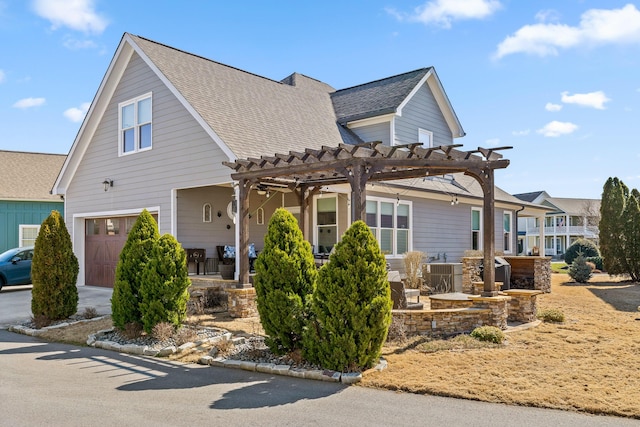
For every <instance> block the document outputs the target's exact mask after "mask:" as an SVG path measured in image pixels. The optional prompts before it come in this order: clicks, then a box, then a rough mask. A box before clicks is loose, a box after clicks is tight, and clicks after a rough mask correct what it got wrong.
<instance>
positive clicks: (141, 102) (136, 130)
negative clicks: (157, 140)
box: [118, 93, 152, 155]
mask: <svg viewBox="0 0 640 427" xmlns="http://www.w3.org/2000/svg"><path fill="white" fill-rule="evenodd" d="M151 100H152V97H151V93H147V94H145V95H142V96H139V97H137V98H134V99H132V100H129V101H126V102H122V103H120V104H119V110H118V123H119V125H118V126H119V135H118V143H119V153H120V155H124V154H131V153H137V152H139V151H144V150H150V149H151V145H152V144H151V119H152V117H151Z"/></svg>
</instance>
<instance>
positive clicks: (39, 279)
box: [31, 210, 79, 320]
mask: <svg viewBox="0 0 640 427" xmlns="http://www.w3.org/2000/svg"><path fill="white" fill-rule="evenodd" d="M78 268H79V267H78V259H77V258H76V256H75V254H74V253H73V249H72V245H71V237H70V236H69V232H68V231H67V226H66V225H65V223H64V220H63V219H62V216H61V215H60V212H58V211H55V210H54V211H51V214H50V215H49V216H48V217H47V218H46V219H45V220H44V221H43V223H42V225H41V226H40V231H39V232H38V237H37V238H36V243H35V247H34V251H33V260H32V262H31V281H32V283H33V289H32V290H31V295H32V296H31V312H32V313H33V316H34V317H37V316H45V317H46V318H47V319H49V320H59V319H65V318H67V317H69V316H71V315H72V314H74V313H75V312H76V311H78V288H77V287H76V282H77V280H78Z"/></svg>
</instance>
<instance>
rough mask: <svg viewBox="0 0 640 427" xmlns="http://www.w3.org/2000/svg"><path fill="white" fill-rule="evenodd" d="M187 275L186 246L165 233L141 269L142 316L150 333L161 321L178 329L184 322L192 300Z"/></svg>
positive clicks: (144, 324) (144, 325) (145, 327)
mask: <svg viewBox="0 0 640 427" xmlns="http://www.w3.org/2000/svg"><path fill="white" fill-rule="evenodd" d="M188 276H189V271H188V269H187V256H186V253H185V251H184V249H182V246H181V245H180V243H178V241H177V240H176V239H175V238H174V237H173V236H171V235H170V234H165V235H163V236H162V237H160V239H159V240H158V241H157V242H156V243H155V245H154V247H153V251H152V253H151V257H150V259H149V261H148V262H147V264H146V265H145V266H144V270H143V271H142V283H141V285H140V315H141V319H142V326H143V327H144V330H145V331H146V332H147V333H149V334H150V333H152V332H153V328H154V327H155V326H156V325H157V324H158V323H163V322H168V323H171V324H173V325H174V326H175V327H176V328H177V327H179V326H180V325H181V324H182V321H183V320H184V319H185V317H186V315H187V301H188V300H189V292H188V291H187V288H188V287H189V285H190V284H191V281H190V280H189V277H188Z"/></svg>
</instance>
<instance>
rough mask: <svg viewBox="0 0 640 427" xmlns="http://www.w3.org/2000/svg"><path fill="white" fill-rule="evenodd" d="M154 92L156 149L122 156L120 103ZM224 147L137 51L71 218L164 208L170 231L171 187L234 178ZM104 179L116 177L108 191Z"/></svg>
mask: <svg viewBox="0 0 640 427" xmlns="http://www.w3.org/2000/svg"><path fill="white" fill-rule="evenodd" d="M148 92H152V93H153V125H152V126H153V130H152V132H153V148H152V149H151V150H149V151H145V152H141V153H136V154H131V155H127V156H123V157H118V145H117V144H118V142H117V141H118V103H120V102H123V101H127V100H129V99H132V98H135V97H137V96H140V95H143V94H145V93H148ZM223 160H227V158H226V156H225V155H224V153H223V152H222V151H221V150H220V148H219V147H218V146H217V145H216V144H215V143H214V142H213V141H212V140H211V138H210V137H209V136H208V135H207V133H206V132H205V131H204V130H203V129H202V128H201V127H200V125H199V124H198V123H197V122H196V121H195V119H193V118H192V116H191V115H190V114H189V113H188V111H187V110H186V109H185V108H184V107H183V106H182V105H181V104H180V102H179V101H178V100H177V99H176V98H175V96H174V95H173V94H172V93H171V92H170V91H169V90H168V88H167V87H166V86H165V85H164V84H163V83H162V82H161V81H160V79H158V78H157V77H156V75H155V74H154V73H153V72H152V71H151V70H150V69H149V68H148V67H147V65H146V64H145V63H144V61H142V59H141V58H140V57H138V56H137V54H134V55H133V57H132V59H131V62H130V63H129V64H128V66H127V68H126V70H125V72H124V75H123V77H122V79H121V82H120V84H119V86H118V87H117V89H116V91H115V93H114V96H113V98H112V99H111V101H110V104H109V106H108V108H107V110H106V112H105V114H104V116H103V117H102V118H101V121H100V124H99V126H98V128H97V130H96V133H95V135H94V137H93V139H92V141H91V142H90V144H89V146H88V148H87V151H86V153H85V154H84V157H83V160H82V162H81V164H80V166H79V167H78V169H77V171H76V174H75V176H74V178H73V180H72V182H71V184H70V185H69V188H68V190H67V194H66V210H67V214H68V215H67V222H68V224H69V225H71V224H70V222H71V215H73V214H76V213H81V212H108V211H112V210H126V209H139V208H141V207H147V206H160V215H159V227H160V231H161V233H165V232H170V230H171V190H172V189H176V188H187V187H194V186H201V185H209V184H215V183H221V182H228V181H230V177H229V173H230V169H228V168H226V167H225V166H222V165H221V162H222V161H223ZM105 178H110V179H113V180H114V186H113V188H110V189H109V191H108V192H104V191H103V189H102V184H101V183H102V181H103V180H104V179H105Z"/></svg>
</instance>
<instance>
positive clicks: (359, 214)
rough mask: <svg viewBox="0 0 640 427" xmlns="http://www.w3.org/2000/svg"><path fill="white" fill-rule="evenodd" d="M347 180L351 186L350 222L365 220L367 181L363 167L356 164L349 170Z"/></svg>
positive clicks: (367, 177) (367, 176) (367, 175)
mask: <svg viewBox="0 0 640 427" xmlns="http://www.w3.org/2000/svg"><path fill="white" fill-rule="evenodd" d="M347 177H348V178H347V179H348V181H349V184H350V185H351V221H352V222H355V221H357V220H359V219H361V220H363V221H365V220H366V218H367V180H368V179H369V174H368V173H367V171H366V169H365V165H363V164H361V163H358V164H356V165H354V166H352V167H351V169H349V173H348V174H347Z"/></svg>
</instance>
